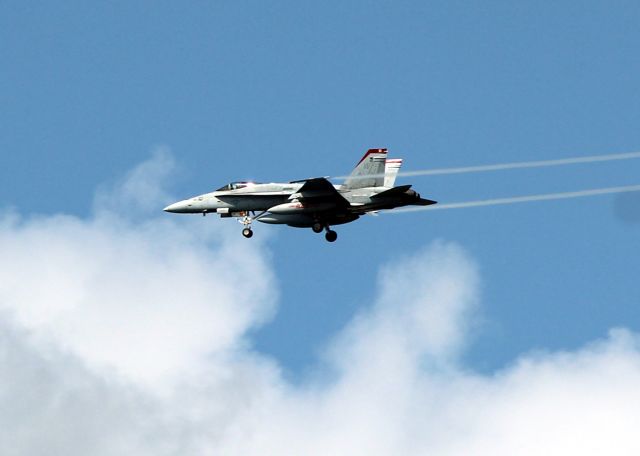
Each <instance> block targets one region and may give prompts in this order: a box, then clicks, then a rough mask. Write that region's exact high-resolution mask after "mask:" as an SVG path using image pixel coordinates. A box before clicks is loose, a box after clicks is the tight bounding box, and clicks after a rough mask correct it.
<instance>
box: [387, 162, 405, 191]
mask: <svg viewBox="0 0 640 456" xmlns="http://www.w3.org/2000/svg"><path fill="white" fill-rule="evenodd" d="M401 166H402V159H401V158H389V159H387V161H386V163H385V166H384V186H385V187H389V188H391V187H393V185H394V184H395V182H396V177H397V176H398V171H400V167H401Z"/></svg>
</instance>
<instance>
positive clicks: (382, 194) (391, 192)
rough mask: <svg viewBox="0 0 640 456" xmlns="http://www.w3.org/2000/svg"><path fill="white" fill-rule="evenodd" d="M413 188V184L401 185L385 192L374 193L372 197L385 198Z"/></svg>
mask: <svg viewBox="0 0 640 456" xmlns="http://www.w3.org/2000/svg"><path fill="white" fill-rule="evenodd" d="M410 188H411V185H400V186H399V187H394V188H390V189H389V190H385V191H384V192H380V193H377V194H375V195H373V196H372V197H371V198H372V199H375V198H384V197H387V196H394V195H400V194H402V193H404V192H406V191H407V190H409V189H410Z"/></svg>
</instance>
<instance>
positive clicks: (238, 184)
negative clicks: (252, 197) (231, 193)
mask: <svg viewBox="0 0 640 456" xmlns="http://www.w3.org/2000/svg"><path fill="white" fill-rule="evenodd" d="M253 184H255V182H231V183H230V184H227V185H225V186H224V187H220V188H219V189H217V190H216V192H223V191H225V190H238V189H239V188H245V187H247V186H248V185H253Z"/></svg>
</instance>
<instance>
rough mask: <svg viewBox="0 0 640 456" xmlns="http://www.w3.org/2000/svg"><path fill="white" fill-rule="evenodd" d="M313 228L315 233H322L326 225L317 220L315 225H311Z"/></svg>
mask: <svg viewBox="0 0 640 456" xmlns="http://www.w3.org/2000/svg"><path fill="white" fill-rule="evenodd" d="M311 229H312V230H313V232H314V233H322V230H323V229H324V226H322V223H320V222H315V223H314V224H313V225H311Z"/></svg>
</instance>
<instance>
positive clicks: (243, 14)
mask: <svg viewBox="0 0 640 456" xmlns="http://www.w3.org/2000/svg"><path fill="white" fill-rule="evenodd" d="M638 19H640V8H639V7H638V5H637V4H636V3H635V2H614V3H609V2H579V3H577V2H559V3H558V4H554V5H553V6H552V5H547V6H545V7H541V6H540V5H539V4H537V3H535V2H531V3H522V2H519V3H516V4H514V3H512V2H483V3H481V4H472V3H468V2H449V1H447V2H384V1H380V2H357V1H354V2H323V4H322V5H319V4H311V3H300V2H278V3H277V4H268V3H266V2H233V3H231V2H215V3H205V2H194V3H192V4H189V5H186V6H184V5H177V4H173V3H169V2H118V3H112V4H87V3H86V2H65V4H64V5H54V4H52V3H38V2H14V3H11V2H8V3H4V4H3V6H2V14H1V15H0V21H1V22H0V39H1V41H2V42H3V43H4V44H3V46H2V47H1V48H0V58H1V59H2V62H3V68H4V70H3V72H2V73H3V76H2V84H1V86H0V99H1V100H2V104H3V105H4V107H5V108H4V109H3V110H2V111H1V112H0V133H1V134H0V137H1V139H0V141H1V142H0V147H1V149H2V151H3V153H2V162H3V165H4V166H3V169H4V173H3V178H2V180H1V182H0V194H1V195H2V200H1V201H0V203H1V204H2V205H3V206H4V207H15V208H17V210H19V211H20V212H21V213H25V214H32V213H44V214H50V213H57V212H64V213H70V214H77V215H86V214H87V213H88V212H89V211H90V207H91V201H92V198H93V192H94V190H95V188H96V186H98V185H99V184H102V183H105V182H110V181H113V180H114V179H115V177H116V176H119V175H122V174H123V173H124V172H126V171H127V170H128V169H130V168H131V167H133V166H135V165H136V164H137V163H139V162H141V161H143V160H144V159H146V158H147V157H148V156H149V154H150V151H151V150H152V149H153V148H154V147H156V146H158V145H164V146H167V147H169V148H170V149H171V150H172V152H173V154H174V155H175V157H176V160H177V162H178V164H179V168H180V171H179V173H177V174H176V175H175V176H174V180H173V187H172V189H171V190H172V192H173V194H174V195H176V196H178V197H184V196H189V195H191V194H196V193H202V192H205V191H209V190H210V189H212V188H217V187H218V186H220V185H222V184H223V183H226V182H228V181H231V180H236V179H244V178H251V179H256V180H259V181H278V180H288V179H298V178H304V177H310V176H316V175H340V174H344V173H346V172H348V171H349V170H350V169H351V168H352V166H353V165H354V164H355V162H356V161H357V160H358V159H359V157H360V155H361V154H362V152H363V151H364V150H366V149H367V148H369V147H388V148H389V149H390V153H391V155H393V156H399V157H403V158H405V168H406V169H408V170H409V169H427V168H432V167H445V166H458V165H472V164H485V163H499V162H509V161H519V160H535V159H547V158H561V157H567V156H580V155H590V154H602V153H609V152H611V153H614V152H624V151H631V150H636V149H637V148H638V147H639V144H640V133H639V132H638V129H637V119H638V118H639V115H640V100H639V98H638V82H637V81H638V80H637V76H636V75H637V74H638V73H639V70H640V58H639V57H638V55H637V52H636V51H637V49H638V46H639V45H640V34H638V33H637V27H636V25H637V23H638ZM639 166H640V164H638V163H631V162H626V163H625V162H623V163H610V164H596V165H577V166H575V167H572V168H558V169H547V170H530V171H511V172H504V173H499V172H496V173H488V174H485V175H466V176H433V177H422V178H420V177H417V178H416V177H414V178H410V179H409V178H405V179H404V180H403V181H402V182H403V183H405V182H407V183H413V184H414V185H415V187H416V188H417V189H418V190H419V191H420V192H421V193H422V194H423V195H425V196H427V197H430V198H434V199H436V200H439V201H442V202H447V201H462V200H469V199H476V198H478V199H481V198H485V197H499V196H511V195H520V194H529V193H543V192H553V191H564V190H579V189H583V188H592V187H593V188H595V187H598V186H608V185H625V184H634V183H637V182H638V180H637V176H638V171H639V170H640V168H639ZM626 198H627V200H628V199H629V198H631V197H626ZM614 202H615V197H609V196H605V197H598V198H592V199H585V200H572V201H566V202H565V201H560V202H551V203H534V204H527V205H522V206H517V207H515V206H514V207H496V208H483V209H469V210H464V211H460V212H457V211H449V212H447V213H444V212H443V213H433V214H431V213H429V214H405V215H398V216H392V217H379V218H377V219H365V220H363V221H361V222H359V223H356V224H352V225H349V226H345V227H343V228H341V229H340V242H339V243H338V244H336V245H325V243H324V242H321V241H320V239H319V238H317V237H314V236H312V235H310V233H309V232H307V231H295V230H286V229H282V228H280V227H275V228H274V227H268V226H259V227H257V235H258V236H263V235H266V233H267V232H272V233H271V234H273V236H272V237H271V238H270V241H269V248H270V250H271V252H272V253H271V254H272V259H273V264H274V267H275V269H276V273H277V276H278V278H279V286H280V293H281V301H280V308H279V311H278V315H277V317H276V318H275V319H274V321H273V322H271V323H270V324H269V325H268V326H267V327H265V328H263V329H261V330H260V331H259V332H258V333H257V334H256V336H255V339H254V341H255V344H256V347H257V348H258V349H259V350H261V351H265V352H267V353H273V354H275V355H276V356H277V357H278V358H279V359H281V360H282V361H283V362H284V363H285V365H287V366H289V367H291V369H293V370H294V371H299V370H300V369H304V367H305V366H308V364H309V362H310V360H312V359H313V358H314V356H315V353H316V352H317V349H318V348H319V347H321V346H322V344H323V342H324V340H325V339H326V335H327V334H329V333H332V332H333V331H335V330H336V329H338V328H339V327H341V326H342V325H344V323H345V321H346V320H347V319H348V318H349V317H350V316H351V315H352V314H353V313H354V312H355V311H356V309H357V308H358V307H359V306H361V305H362V304H363V303H366V302H367V300H369V299H371V295H372V289H371V287H372V285H371V282H372V280H373V279H374V278H375V275H376V273H377V272H376V271H377V268H378V266H379V264H380V263H381V262H383V261H385V260H389V259H393V258H396V257H398V256H401V255H403V254H406V253H408V252H411V251H413V250H414V249H416V248H418V247H419V246H422V245H424V244H425V243H428V242H429V241H430V240H432V239H445V240H455V241H457V242H460V243H461V244H462V245H463V246H465V247H466V248H467V249H469V251H470V252H471V253H472V254H473V256H474V257H475V258H477V260H478V262H479V263H480V264H481V267H482V274H483V278H484V286H483V298H482V299H483V305H484V308H485V317H486V321H485V324H484V325H483V326H482V327H481V328H479V330H478V334H477V340H476V342H475V344H474V345H473V349H472V350H471V352H470V355H469V356H470V361H471V362H472V363H473V364H474V365H475V366H477V367H481V368H486V369H492V368H495V367H498V366H500V365H502V364H503V363H505V362H508V361H509V360H510V359H512V358H513V357H514V355H515V354H517V353H519V352H521V351H522V350H526V349H531V348H563V347H573V346H575V345H576V344H580V343H582V342H584V341H585V340H590V339H591V338H593V337H595V336H598V335H601V334H603V332H604V331H606V329H607V328H608V327H611V326H616V325H624V326H628V327H632V328H635V327H637V326H638V325H639V324H640V314H639V313H638V311H637V309H636V304H637V302H638V298H639V296H640V294H639V293H640V291H638V288H637V283H636V274H637V269H638V266H639V265H638V260H637V258H638V257H640V255H638V248H640V247H639V246H640V243H639V242H638V229H639V227H638V225H637V224H629V223H623V222H622V221H621V219H620V218H619V217H618V218H616V216H615V211H614ZM633 202H634V201H631V203H629V204H631V205H633ZM635 202H636V203H637V199H636V200H635ZM629 204H628V205H629ZM159 209H160V208H159ZM638 210H640V209H638ZM201 223H216V224H217V223H224V222H223V221H219V220H213V219H206V220H202V221H201Z"/></svg>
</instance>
